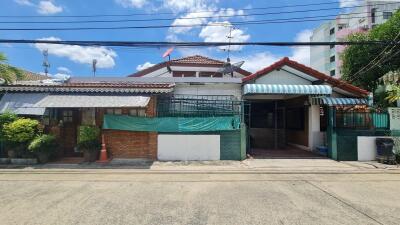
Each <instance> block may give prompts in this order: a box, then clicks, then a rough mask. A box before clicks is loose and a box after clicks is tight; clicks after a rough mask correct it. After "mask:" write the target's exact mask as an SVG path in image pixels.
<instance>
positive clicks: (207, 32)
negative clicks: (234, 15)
mask: <svg viewBox="0 0 400 225" xmlns="http://www.w3.org/2000/svg"><path fill="white" fill-rule="evenodd" d="M221 24H222V25H223V26H221ZM231 27H232V25H231V23H230V22H228V21H224V22H209V23H208V25H207V26H206V27H204V28H203V29H202V30H201V32H200V34H199V37H200V38H202V39H203V40H204V42H228V41H229V38H228V36H229V33H230V29H231ZM231 37H232V39H231V42H246V41H248V40H249V39H250V35H249V34H245V32H244V31H243V30H240V29H233V30H232V33H231ZM220 48H221V49H225V48H226V46H222V47H220ZM242 48H243V46H231V50H232V51H237V50H240V49H242Z"/></svg>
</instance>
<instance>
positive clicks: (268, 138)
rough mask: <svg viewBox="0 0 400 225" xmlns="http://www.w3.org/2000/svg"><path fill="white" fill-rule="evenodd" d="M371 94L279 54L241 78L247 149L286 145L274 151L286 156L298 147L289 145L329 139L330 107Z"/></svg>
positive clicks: (363, 101) (307, 146) (262, 151)
mask: <svg viewBox="0 0 400 225" xmlns="http://www.w3.org/2000/svg"><path fill="white" fill-rule="evenodd" d="M369 98H371V96H370V93H369V92H368V91H365V90H363V89H361V88H358V87H355V86H353V85H351V84H348V83H346V82H344V81H341V80H338V79H335V78H333V77H331V76H328V75H325V74H323V73H321V72H318V71H316V70H314V69H312V68H310V67H307V66H305V65H302V64H300V63H297V62H295V61H292V60H290V59H289V58H283V59H281V60H279V61H278V62H276V63H274V64H272V65H270V66H268V67H266V68H264V69H262V70H260V71H258V72H256V73H254V74H252V75H249V76H246V77H244V78H243V100H244V101H247V102H248V103H249V109H248V112H245V113H246V114H248V115H249V116H248V118H247V119H246V124H247V126H248V130H249V143H248V144H249V146H250V149H252V150H253V151H250V153H251V152H253V154H256V155H257V154H258V155H267V156H271V155H272V156H276V155H275V153H274V152H273V151H272V150H273V149H274V150H276V149H278V150H279V149H287V151H278V153H276V154H281V155H279V156H280V157H282V156H289V157H290V156H291V154H296V152H298V151H290V150H291V149H292V150H293V149H304V150H307V151H314V150H315V149H316V148H317V147H318V146H322V145H329V143H327V142H328V140H329V138H330V134H329V121H330V119H331V118H332V115H330V114H329V113H330V111H329V109H330V108H337V107H339V108H340V107H354V106H357V105H358V106H367V105H368V100H369ZM331 125H332V124H331ZM303 153H304V152H303ZM301 154H302V153H301Z"/></svg>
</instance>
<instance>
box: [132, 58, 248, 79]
mask: <svg viewBox="0 0 400 225" xmlns="http://www.w3.org/2000/svg"><path fill="white" fill-rule="evenodd" d="M224 64H225V62H223V61H220V60H217V59H211V58H208V57H205V56H200V55H194V56H188V57H184V58H180V59H172V60H171V61H165V62H162V63H159V64H156V65H154V66H152V67H149V68H147V69H144V70H141V71H138V72H136V73H134V74H132V75H129V77H208V78H209V77H213V78H222V77H231V75H230V74H224V75H223V74H222V73H221V70H222V68H223V66H224ZM250 74H251V73H250V72H248V71H246V70H244V69H240V68H237V69H236V71H234V72H233V77H237V78H242V77H244V76H248V75H250Z"/></svg>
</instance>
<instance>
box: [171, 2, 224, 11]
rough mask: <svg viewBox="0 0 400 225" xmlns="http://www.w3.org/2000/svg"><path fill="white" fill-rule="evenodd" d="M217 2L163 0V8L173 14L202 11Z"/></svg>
mask: <svg viewBox="0 0 400 225" xmlns="http://www.w3.org/2000/svg"><path fill="white" fill-rule="evenodd" d="M215 2H217V0H164V4H163V6H164V8H166V9H169V10H171V11H173V12H182V11H191V12H195V11H202V10H203V9H205V8H207V5H210V4H212V3H215Z"/></svg>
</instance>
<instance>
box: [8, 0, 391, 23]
mask: <svg viewBox="0 0 400 225" xmlns="http://www.w3.org/2000/svg"><path fill="white" fill-rule="evenodd" d="M387 4H394V3H386V4H377V5H387ZM356 7H364V6H353V7H347V8H356ZM334 9H343V8H340V7H334V8H320V9H308V10H294V11H280V12H262V13H250V14H236V15H214V16H192V17H174V18H150V19H119V20H78V21H76V20H75V21H0V24H74V23H120V22H149V21H173V20H177V19H178V20H197V19H216V18H234V17H235V18H236V17H239V18H241V17H250V16H265V15H282V14H293V13H305V12H307V13H309V12H320V11H328V10H334ZM377 12H380V11H377ZM357 14H368V12H353V13H342V14H339V15H338V14H332V15H322V16H351V15H357Z"/></svg>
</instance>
